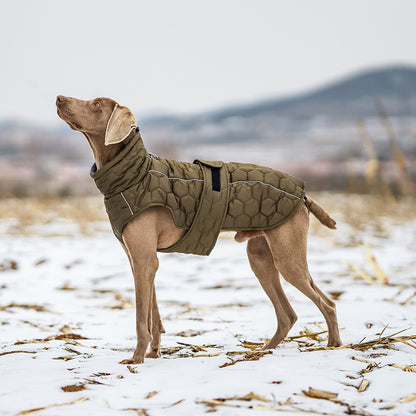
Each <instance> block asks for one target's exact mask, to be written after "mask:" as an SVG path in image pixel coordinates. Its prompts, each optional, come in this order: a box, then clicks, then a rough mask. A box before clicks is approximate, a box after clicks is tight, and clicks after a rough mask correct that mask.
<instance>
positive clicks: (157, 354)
mask: <svg viewBox="0 0 416 416" xmlns="http://www.w3.org/2000/svg"><path fill="white" fill-rule="evenodd" d="M145 357H146V358H160V350H157V351H156V350H151V351H149V352H148V353H146V355H145Z"/></svg>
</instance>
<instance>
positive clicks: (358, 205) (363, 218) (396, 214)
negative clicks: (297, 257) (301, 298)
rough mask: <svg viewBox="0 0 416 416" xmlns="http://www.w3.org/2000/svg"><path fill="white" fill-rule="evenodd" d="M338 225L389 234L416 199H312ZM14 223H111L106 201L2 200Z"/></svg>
mask: <svg viewBox="0 0 416 416" xmlns="http://www.w3.org/2000/svg"><path fill="white" fill-rule="evenodd" d="M312 196H313V198H314V199H316V201H318V202H319V204H321V205H322V206H323V207H324V208H325V209H326V210H327V211H328V212H330V214H331V216H332V217H334V219H335V220H336V221H337V222H338V223H344V224H347V225H349V226H350V227H352V228H353V229H354V230H359V231H366V230H368V229H369V227H371V228H372V229H373V230H374V231H375V232H379V233H383V232H384V233H387V232H388V227H389V225H391V224H395V223H398V222H402V223H403V222H406V221H409V220H414V205H415V198H411V197H408V198H402V199H400V200H394V199H386V198H383V197H382V196H380V195H358V194H339V193H329V192H325V193H317V194H313V195H312ZM7 219H11V220H13V233H14V234H28V233H29V232H28V231H27V230H26V228H27V227H30V226H32V225H43V224H49V223H51V222H53V221H55V220H62V219H63V220H69V221H72V222H74V223H76V224H78V226H79V228H80V231H81V232H83V233H86V234H90V233H91V232H93V229H94V228H93V227H92V224H94V223H97V222H99V221H108V219H107V214H106V212H105V208H104V204H103V200H102V197H100V196H94V197H72V198H63V199H62V198H61V199H60V198H25V199H18V198H11V199H0V221H1V220H7ZM311 230H312V232H313V233H315V234H322V233H328V232H329V231H328V230H326V229H325V228H324V227H322V226H321V225H320V224H319V223H318V222H317V221H315V220H312V221H311Z"/></svg>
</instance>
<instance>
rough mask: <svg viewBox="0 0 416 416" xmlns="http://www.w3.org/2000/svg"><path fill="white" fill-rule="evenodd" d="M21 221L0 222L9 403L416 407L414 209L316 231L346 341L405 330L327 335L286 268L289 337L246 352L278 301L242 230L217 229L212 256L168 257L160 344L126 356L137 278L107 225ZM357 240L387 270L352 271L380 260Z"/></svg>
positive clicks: (172, 408) (248, 408)
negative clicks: (330, 346) (258, 271)
mask: <svg viewBox="0 0 416 416" xmlns="http://www.w3.org/2000/svg"><path fill="white" fill-rule="evenodd" d="M15 225H16V224H15V223H14V221H13V220H2V222H0V241H1V244H0V334H1V338H0V340H1V343H0V415H25V414H32V412H33V414H39V415H57V416H58V415H100V416H107V415H108V416H110V415H118V416H120V415H126V416H128V415H142V416H143V415H148V416H158V415H198V414H204V413H205V412H208V411H216V414H218V415H263V414H268V413H271V412H279V414H287V415H289V414H290V415H291V414H297V413H299V414H301V413H303V412H306V413H315V414H331V415H342V414H357V415H409V414H416V401H411V399H416V372H415V371H416V366H414V365H416V349H415V348H416V343H415V342H414V340H411V339H408V338H404V337H405V336H412V335H415V334H416V298H412V295H414V294H415V293H416V287H415V284H416V221H410V222H409V221H407V222H403V223H400V221H399V222H392V223H391V224H390V223H386V225H385V229H384V230H383V232H380V231H379V230H375V229H367V230H365V231H357V230H356V229H353V228H351V227H350V226H348V225H347V224H346V223H344V224H342V223H341V224H340V225H339V230H338V231H337V232H325V233H318V234H317V233H315V234H311V236H310V240H309V263H310V269H311V273H312V276H314V279H315V281H316V282H317V284H318V285H319V286H320V287H321V288H322V289H323V290H324V291H325V292H327V293H332V296H333V297H334V298H337V297H338V299H337V301H336V302H337V310H338V318H339V324H340V328H341V337H342V340H343V342H344V344H357V343H359V342H360V341H362V342H364V343H365V342H367V341H370V340H377V339H378V338H380V334H382V335H381V337H384V336H387V335H393V334H395V333H397V332H399V331H402V330H406V331H404V332H402V333H400V334H397V335H395V338H396V339H395V340H396V341H397V342H388V343H387V344H378V345H374V346H373V347H371V348H369V349H360V348H359V347H354V348H343V349H335V350H325V349H319V348H320V347H323V346H325V345H326V333H325V332H323V330H325V329H326V327H325V323H324V322H323V317H322V316H321V314H320V313H319V311H318V309H317V308H316V307H315V306H314V305H313V304H312V303H311V302H310V301H309V300H308V299H307V298H305V297H304V296H303V295H302V294H301V293H300V292H297V291H296V290H295V289H294V288H293V287H291V286H289V285H288V284H286V283H284V289H285V291H286V293H287V294H288V297H289V299H290V301H291V303H292V305H293V307H294V309H295V311H296V313H297V315H298V317H299V319H298V322H297V323H296V325H295V327H294V328H293V329H292V330H291V332H290V333H289V336H291V337H295V338H294V339H293V338H292V339H290V340H288V341H287V342H285V343H283V344H281V345H280V346H279V347H278V348H277V349H276V350H274V351H273V352H272V353H271V354H266V355H264V356H261V357H259V356H258V355H256V354H255V353H254V354H253V353H250V351H251V348H250V347H251V346H250V345H247V344H244V342H245V341H248V342H252V343H261V342H263V341H264V340H265V339H266V338H268V337H270V336H272V335H273V334H274V331H275V327H276V319H275V316H274V310H273V308H272V305H271V303H270V301H269V300H268V299H267V298H266V295H265V293H264V292H263V291H262V289H261V287H260V285H259V284H258V282H257V280H256V278H255V277H254V275H252V273H251V270H250V268H249V265H248V262H247V260H246V256H245V247H244V244H237V243H235V242H234V241H233V240H232V239H230V238H221V239H220V240H219V241H218V244H217V246H216V248H215V249H214V251H213V253H212V254H211V256H209V257H207V258H204V257H197V256H189V255H188V256H186V255H179V254H165V255H160V256H159V258H160V269H159V271H158V274H157V278H156V288H157V295H158V300H159V308H160V311H161V315H162V318H163V323H164V326H165V329H166V334H164V335H163V337H162V358H161V359H157V360H154V359H146V360H145V363H144V364H142V365H133V366H129V367H127V366H125V365H121V364H119V361H121V360H123V359H125V358H130V357H131V355H132V353H133V349H134V346H135V315H134V309H133V307H132V303H133V296H134V292H133V279H132V277H131V273H130V270H129V265H128V262H127V259H126V257H125V254H124V252H123V251H122V249H121V247H120V246H119V244H118V242H117V241H116V239H115V238H114V237H113V236H112V234H111V233H110V231H109V228H108V225H106V224H104V225H103V226H102V227H101V228H102V230H101V231H97V232H95V233H94V234H93V235H90V236H84V235H82V234H81V233H80V232H79V230H78V225H77V224H76V223H75V222H70V221H64V220H55V221H54V222H52V223H50V224H46V225H41V226H32V227H31V228H28V229H27V230H26V234H25V235H22V234H21V233H14V231H13V230H14V229H15ZM95 228H98V229H99V228H100V227H95ZM362 240H365V241H366V243H367V244H368V246H369V247H371V249H372V251H373V254H374V256H375V258H376V260H377V262H378V264H379V266H380V268H381V269H382V271H383V272H384V273H385V275H386V276H387V278H388V281H389V284H387V285H382V284H380V283H375V284H369V282H367V281H366V280H365V279H363V278H359V277H358V275H359V272H357V269H360V270H361V271H366V272H367V273H368V274H369V275H372V276H373V275H375V269H374V268H373V267H372V265H371V263H370V262H369V261H368V259H367V258H366V249H365V247H364V245H363V244H361V241H362ZM348 263H349V264H348ZM352 267H355V268H356V270H355V271H354V270H353V269H352ZM305 328H307V329H305ZM308 333H309V334H310V333H320V334H319V335H310V336H307V334H308ZM302 334H303V335H302ZM364 338H365V339H364ZM393 341H394V340H393ZM308 349H317V350H312V351H307V350H308ZM247 352H249V353H248V354H247ZM224 364H226V365H224ZM363 380H366V381H363ZM367 382H368V385H367ZM360 385H361V390H363V391H362V392H360V391H359V389H358V388H359V386H360ZM310 387H311V388H313V389H317V390H318V391H317V392H316V391H314V390H309V388H310ZM319 390H324V391H326V392H331V393H334V394H333V395H331V394H327V393H323V392H321V391H319ZM250 393H251V394H250ZM412 394H414V395H413V396H411V395H412ZM312 396H315V397H312ZM403 398H405V400H403V402H399V403H398V401H399V400H400V399H403ZM238 399H239V400H238ZM406 401H408V402H407V403H406Z"/></svg>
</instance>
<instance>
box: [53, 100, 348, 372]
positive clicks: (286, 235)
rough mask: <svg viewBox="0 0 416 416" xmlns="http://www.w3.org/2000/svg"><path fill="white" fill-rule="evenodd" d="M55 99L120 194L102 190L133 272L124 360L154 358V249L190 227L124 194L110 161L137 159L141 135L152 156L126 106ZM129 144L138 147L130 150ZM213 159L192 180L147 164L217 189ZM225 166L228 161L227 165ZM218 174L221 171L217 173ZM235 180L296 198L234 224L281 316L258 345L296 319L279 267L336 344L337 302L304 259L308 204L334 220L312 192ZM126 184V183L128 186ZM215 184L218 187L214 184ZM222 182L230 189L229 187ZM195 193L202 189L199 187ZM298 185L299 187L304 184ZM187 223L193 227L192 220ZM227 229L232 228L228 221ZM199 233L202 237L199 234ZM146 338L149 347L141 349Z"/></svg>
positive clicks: (328, 222) (158, 326) (159, 328)
mask: <svg viewBox="0 0 416 416" xmlns="http://www.w3.org/2000/svg"><path fill="white" fill-rule="evenodd" d="M56 105H57V112H58V115H59V117H60V118H61V119H62V120H64V121H65V122H66V123H67V124H68V125H69V126H70V127H71V128H72V129H74V130H77V131H80V132H81V133H83V134H84V136H85V137H86V138H87V140H88V143H89V145H90V146H91V149H92V152H93V155H94V159H95V165H94V171H93V172H92V176H93V178H94V179H95V180H96V183H97V186H99V187H100V186H101V183H100V175H101V174H102V173H106V174H107V176H108V175H110V176H111V181H110V182H111V183H110V184H109V185H108V184H106V185H105V186H107V188H108V186H109V187H110V188H111V189H112V188H114V187H116V188H117V189H118V192H117V195H115V196H114V197H113V196H111V195H110V197H109V198H107V194H106V198H105V201H106V207H107V212H109V216H110V220H111V222H112V226H113V230H114V232H115V234H116V236H117V237H118V238H119V240H120V241H121V244H122V246H123V248H124V250H125V252H126V254H127V256H128V258H129V261H130V265H131V269H132V272H133V276H134V283H135V292H136V332H137V345H136V349H135V352H134V354H133V357H132V358H131V359H128V360H123V361H122V363H123V364H131V363H142V362H143V361H144V358H145V356H146V357H151V358H157V357H159V356H160V338H161V333H162V332H164V328H163V325H162V322H161V319H160V314H159V310H158V306H157V301H156V293H155V287H154V278H155V274H156V271H157V269H158V263H159V261H158V258H157V251H168V250H169V248H171V247H176V246H177V245H178V244H179V243H180V242H181V241H183V240H184V239H185V237H186V235H187V232H188V230H187V229H186V228H187V226H186V225H185V226H184V225H183V224H182V225H179V226H178V221H177V218H176V217H175V216H174V215H173V214H172V209H168V208H167V207H166V206H163V204H161V203H159V202H156V203H152V204H153V205H152V204H151V206H149V207H147V208H146V209H143V210H141V211H140V212H137V213H135V212H133V209H132V206H131V204H129V202H128V200H127V199H128V198H127V199H126V198H125V195H124V194H125V193H127V191H128V189H125V186H129V187H130V188H131V186H130V185H131V184H129V182H128V181H129V179H125V178H123V177H118V174H117V172H116V171H115V170H113V171H112V169H114V165H115V164H116V163H119V162H122V161H123V160H124V159H126V160H127V159H128V160H132V159H134V158H135V157H136V153H135V152H136V151H137V150H136V149H137V146H136V147H133V145H134V143H138V142H140V152H142V153H140V152H139V153H137V155H138V156H137V157H139V156H140V155H141V156H140V157H141V158H142V159H143V163H144V162H146V163H150V162H149V159H151V155H149V154H147V152H146V151H145V148H144V146H143V144H142V143H141V137H140V135H139V133H138V129H137V128H136V120H135V118H134V116H133V114H132V113H131V112H130V110H129V109H128V108H127V107H123V106H120V105H119V104H118V103H116V102H115V101H114V100H111V99H109V98H96V99H93V100H90V101H83V100H78V99H76V98H70V97H64V96H61V95H60V96H58V97H57V99H56ZM134 146H135V145H134ZM132 149H135V150H134V151H133V150H132ZM161 160H162V159H161ZM163 160H164V159H163ZM165 161H166V160H165ZM141 163H142V162H141ZM167 163H173V164H175V163H181V162H176V161H167ZM216 163H222V162H214V163H213V162H211V163H209V162H208V166H210V167H211V168H212V178H211V176H207V175H206V173H204V175H202V173H201V174H195V175H196V176H194V177H193V178H192V179H181V178H177V177H168V175H167V174H166V173H164V172H162V171H158V170H155V169H151V171H152V173H153V174H156V175H159V177H160V178H161V179H162V181H163V180H165V179H166V180H165V182H172V180H178V181H182V182H192V183H193V184H195V186H205V185H204V182H207V183H208V181H210V182H209V183H210V184H211V183H212V187H213V188H214V190H217V191H219V190H220V189H221V182H220V176H218V177H217V176H216V175H217V173H218V172H220V171H221V172H223V170H218V169H220V168H218V166H220V165H218V166H217V165H216ZM229 165H230V166H231V165H232V164H229ZM140 166H141V168H138V169H137V172H135V173H134V176H139V177H142V176H143V175H145V174H147V173H148V172H149V173H150V171H147V172H146V171H144V170H145V168H144V166H145V165H144V164H142V165H140ZM148 166H150V165H148ZM184 166H185V168H186V169H185V170H187V169H188V168H189V169H194V167H193V166H194V165H193V164H185V163H184ZM221 166H222V165H221ZM246 166H250V167H251V168H252V169H254V170H255V169H256V168H258V169H259V170H260V168H261V167H256V166H255V165H246ZM201 169H202V168H201ZM206 169H208V168H206ZM264 169H266V168H264ZM208 171H209V170H208ZM276 172H277V171H276ZM254 174H256V172H254ZM198 175H199V176H198ZM218 175H220V174H219V173H218ZM282 175H284V174H282ZM284 178H285V176H284ZM221 180H222V179H221ZM126 181H127V182H126ZM237 182H247V183H248V182H250V183H260V184H261V185H263V187H264V186H266V187H267V188H273V189H272V190H273V191H278V192H281V193H284V194H287V196H289V197H291V198H292V199H296V198H297V200H299V201H297V202H296V204H295V205H293V207H294V208H293V210H292V211H293V212H290V215H289V216H288V218H286V219H284V220H282V221H279V222H276V224H278V225H277V226H270V224H268V225H267V226H264V227H259V229H253V227H251V228H249V227H245V226H244V227H241V228H239V227H238V226H237V227H236V228H235V229H234V231H236V232H237V234H236V236H235V240H236V241H239V242H241V241H245V240H248V242H247V255H248V259H249V262H250V266H251V268H252V270H253V272H254V274H255V275H256V276H257V278H258V279H259V281H260V284H261V286H262V287H263V289H264V291H265V292H266V294H267V296H268V297H269V298H270V300H271V301H272V303H273V306H274V308H275V312H276V317H277V321H278V326H277V330H276V333H275V334H274V336H273V337H272V338H271V339H270V341H269V342H268V343H267V344H265V345H264V347H263V349H269V348H275V347H276V346H277V345H278V344H279V343H280V342H281V341H282V340H283V339H284V338H285V337H286V335H287V334H288V332H289V330H290V329H291V328H292V326H293V324H294V323H295V322H296V319H297V316H296V314H295V312H294V311H293V309H292V307H291V306H290V303H289V301H288V299H287V297H286V295H285V293H284V292H283V289H282V286H281V284H280V277H279V273H281V274H282V276H283V277H284V278H285V279H286V280H287V281H288V282H289V283H291V284H292V285H293V286H295V287H296V288H297V289H299V290H300V291H301V292H302V293H304V294H305V295H306V296H307V297H308V298H310V299H311V300H312V301H313V302H314V303H315V305H316V306H317V307H318V308H319V310H320V311H321V312H322V314H323V316H324V318H325V320H326V323H327V325H328V332H329V337H328V346H339V345H341V339H340V337H339V331H338V323H337V315H336V310H335V304H334V302H333V301H332V300H330V299H329V298H328V297H327V296H326V295H325V294H324V293H323V292H322V291H321V290H320V289H319V288H318V287H317V286H316V285H315V283H314V282H313V280H312V277H311V275H310V274H309V270H308V264H307V260H306V245H307V234H308V228H309V215H308V214H309V212H308V211H309V210H310V212H312V214H314V215H315V216H316V217H317V218H318V220H319V221H320V222H321V223H322V224H324V225H325V226H327V227H329V228H333V229H334V228H335V221H334V220H333V219H332V218H331V217H330V216H329V215H328V213H327V212H326V211H325V210H324V209H323V208H322V207H320V206H319V205H318V204H317V203H316V202H315V201H313V200H312V199H311V198H310V197H308V196H305V197H304V199H305V204H304V203H299V202H300V201H301V200H302V198H303V195H304V194H303V193H300V194H298V196H296V195H292V194H291V193H289V192H285V191H284V190H281V189H278V188H277V187H276V185H273V184H271V183H265V182H264V181H261V180H246V181H241V180H238V181H235V182H232V183H231V182H230V184H237ZM299 182H300V181H299ZM126 183H127V185H125V184H126ZM296 183H298V182H296ZM216 187H218V189H215V188H216ZM226 188H227V189H228V186H227V187H226ZM100 189H101V188H100ZM111 189H110V190H109V191H108V192H109V193H110V194H111ZM201 189H202V188H201ZM101 190H102V189H101ZM222 190H223V191H225V190H224V187H222ZM123 191H126V192H123ZM156 191H158V190H156ZM106 192H107V191H106ZM199 192H200V193H202V194H203V192H205V191H201V190H200V191H199ZM227 192H229V191H227ZM301 192H303V190H302V189H301ZM299 195H301V196H299ZM145 196H146V195H145ZM114 198H118V200H119V202H121V203H123V204H124V208H123V210H121V211H120V212H121V214H120V215H124V214H123V212H125V213H127V215H128V216H129V218H128V220H125V221H124V220H123V222H122V223H120V224H121V225H120V224H118V225H117V224H116V223H117V221H118V220H119V218H118V213H119V211H117V215H115V216H114V218H112V217H111V210H110V211H109V205H111V200H112V199H114ZM269 199H270V198H269ZM108 201H110V202H108ZM123 201H124V202H123ZM108 204H109V205H108ZM201 204H202V200H201ZM219 204H220V203H219ZM110 208H111V207H110ZM214 211H215V210H214ZM199 217H201V215H199ZM186 220H187V215H185V217H184V219H183V221H184V223H185V224H186ZM223 220H224V218H222V219H220V220H218V221H217V224H220V225H221V224H223ZM199 221H204V218H199ZM115 224H116V225H115ZM189 227H190V228H192V227H191V226H189ZM223 229H224V228H223ZM225 229H230V227H228V228H225ZM189 231H190V230H189ZM193 234H194V235H195V230H193ZM197 237H198V238H203V237H204V235H202V236H197ZM215 238H216V236H215ZM198 241H199V240H198ZM211 248H212V247H209V249H207V250H206V251H205V253H203V254H208V253H209V251H210V249H211ZM149 343H150V349H149V351H148V352H147V354H146V351H147V348H148V346H149Z"/></svg>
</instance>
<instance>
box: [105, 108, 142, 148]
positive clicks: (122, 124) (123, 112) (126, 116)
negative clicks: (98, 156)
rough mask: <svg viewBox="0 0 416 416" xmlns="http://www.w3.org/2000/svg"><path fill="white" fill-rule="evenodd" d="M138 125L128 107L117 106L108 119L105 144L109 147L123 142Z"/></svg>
mask: <svg viewBox="0 0 416 416" xmlns="http://www.w3.org/2000/svg"><path fill="white" fill-rule="evenodd" d="M136 125H137V122H136V118H135V117H134V115H133V113H132V112H131V111H130V110H129V109H128V108H127V107H122V106H119V105H118V104H116V105H115V107H114V110H113V112H112V113H111V116H110V118H109V119H108V123H107V128H106V129H105V139H104V144H105V145H106V146H108V145H110V144H115V143H120V142H122V141H123V140H124V139H125V138H127V136H128V135H129V134H130V133H131V131H132V130H133V129H135V128H136Z"/></svg>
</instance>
